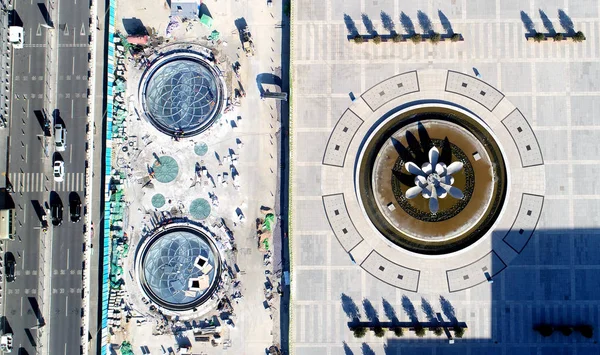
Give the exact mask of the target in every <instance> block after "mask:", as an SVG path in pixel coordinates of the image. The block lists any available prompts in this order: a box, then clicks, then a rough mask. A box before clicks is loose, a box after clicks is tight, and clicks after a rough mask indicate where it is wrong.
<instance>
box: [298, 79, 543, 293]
mask: <svg viewBox="0 0 600 355" xmlns="http://www.w3.org/2000/svg"><path fill="white" fill-rule="evenodd" d="M300 143H302V140H300ZM304 143H305V144H306V142H304ZM434 148H435V149H434ZM436 152H437V153H436ZM297 154H298V153H297ZM461 165H462V166H461ZM319 176H321V185H320V188H321V191H322V194H323V196H322V202H323V211H324V214H325V217H326V218H327V220H328V222H329V226H330V227H331V230H332V232H333V234H334V235H335V237H336V238H337V240H338V241H339V243H340V245H341V246H342V248H343V249H344V250H345V251H346V252H347V253H348V254H349V255H350V258H351V259H352V261H353V262H355V263H356V264H357V265H360V267H361V268H363V269H364V270H365V271H366V272H367V273H369V274H371V275H372V276H374V277H376V278H378V279H379V280H381V281H382V282H385V283H387V284H389V285H392V286H394V287H397V288H400V289H403V290H407V291H411V292H431V293H439V292H457V291H461V290H465V289H467V288H470V287H473V286H475V285H478V284H482V283H486V282H489V281H490V280H492V279H493V277H494V276H495V275H497V274H498V273H499V272H501V271H502V270H504V268H506V266H507V265H508V263H509V262H510V261H511V260H512V259H514V258H515V257H516V256H517V255H518V254H520V253H521V252H522V251H523V250H524V248H525V247H526V245H527V243H528V241H529V240H530V238H531V236H532V235H533V233H534V231H535V229H536V227H537V223H538V221H539V218H540V216H541V213H542V208H543V204H544V193H545V167H544V160H543V157H542V151H541V149H540V146H539V144H538V142H537V139H536V136H535V133H534V131H533V129H532V128H531V126H530V125H529V123H528V122H527V119H526V118H525V116H524V115H523V114H522V113H521V112H520V111H519V110H518V109H517V108H516V107H515V106H514V105H513V104H512V103H511V102H510V101H509V100H507V99H506V98H505V97H504V95H503V94H502V93H501V92H500V91H498V90H497V89H496V88H494V87H493V86H491V85H489V84H487V83H486V82H484V81H482V80H479V79H478V78H475V77H473V76H470V75H467V74H463V73H459V72H454V71H448V70H422V71H418V72H417V71H410V72H406V73H402V74H398V75H395V76H393V77H390V78H388V79H386V80H384V81H382V82H380V83H377V84H375V85H374V86H373V87H371V88H370V89H368V90H367V91H365V92H364V93H362V94H361V95H360V97H358V98H356V100H354V101H353V102H352V103H351V104H350V107H349V108H348V109H347V110H346V111H345V112H344V113H343V114H342V115H341V117H340V118H339V119H338V121H337V122H336V124H335V125H334V127H333V128H332V131H331V134H330V136H329V139H328V140H327V143H326V146H325V149H324V152H323V160H322V166H321V171H320V175H319ZM434 189H435V190H434ZM432 198H435V199H436V200H437V202H432V201H431V199H432Z"/></svg>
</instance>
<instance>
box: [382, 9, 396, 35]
mask: <svg viewBox="0 0 600 355" xmlns="http://www.w3.org/2000/svg"><path fill="white" fill-rule="evenodd" d="M380 16H381V22H382V23H383V28H385V29H386V31H389V32H390V33H395V32H396V25H395V24H394V20H393V19H392V17H391V16H390V15H388V14H387V13H386V12H385V11H381V14H380Z"/></svg>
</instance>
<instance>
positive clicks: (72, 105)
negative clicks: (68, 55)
mask: <svg viewBox="0 0 600 355" xmlns="http://www.w3.org/2000/svg"><path fill="white" fill-rule="evenodd" d="M73 72H75V57H73ZM74 106H75V100H73V99H71V118H73V107H74Z"/></svg>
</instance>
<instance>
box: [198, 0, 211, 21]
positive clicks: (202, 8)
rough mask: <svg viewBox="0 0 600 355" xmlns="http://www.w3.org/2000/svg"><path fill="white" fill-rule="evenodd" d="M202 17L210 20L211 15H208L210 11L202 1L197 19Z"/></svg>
mask: <svg viewBox="0 0 600 355" xmlns="http://www.w3.org/2000/svg"><path fill="white" fill-rule="evenodd" d="M202 15H206V16H208V17H211V18H212V14H211V13H210V10H209V9H208V6H206V3H204V1H203V2H202V4H200V11H199V13H198V16H199V17H202Z"/></svg>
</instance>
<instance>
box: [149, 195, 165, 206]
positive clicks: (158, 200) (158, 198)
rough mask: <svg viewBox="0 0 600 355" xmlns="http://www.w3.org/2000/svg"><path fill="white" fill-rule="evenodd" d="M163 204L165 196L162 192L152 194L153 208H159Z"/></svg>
mask: <svg viewBox="0 0 600 355" xmlns="http://www.w3.org/2000/svg"><path fill="white" fill-rule="evenodd" d="M164 205H165V197H164V196H163V195H162V194H156V195H154V196H152V206H154V207H155V208H161V207H162V206H164Z"/></svg>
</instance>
